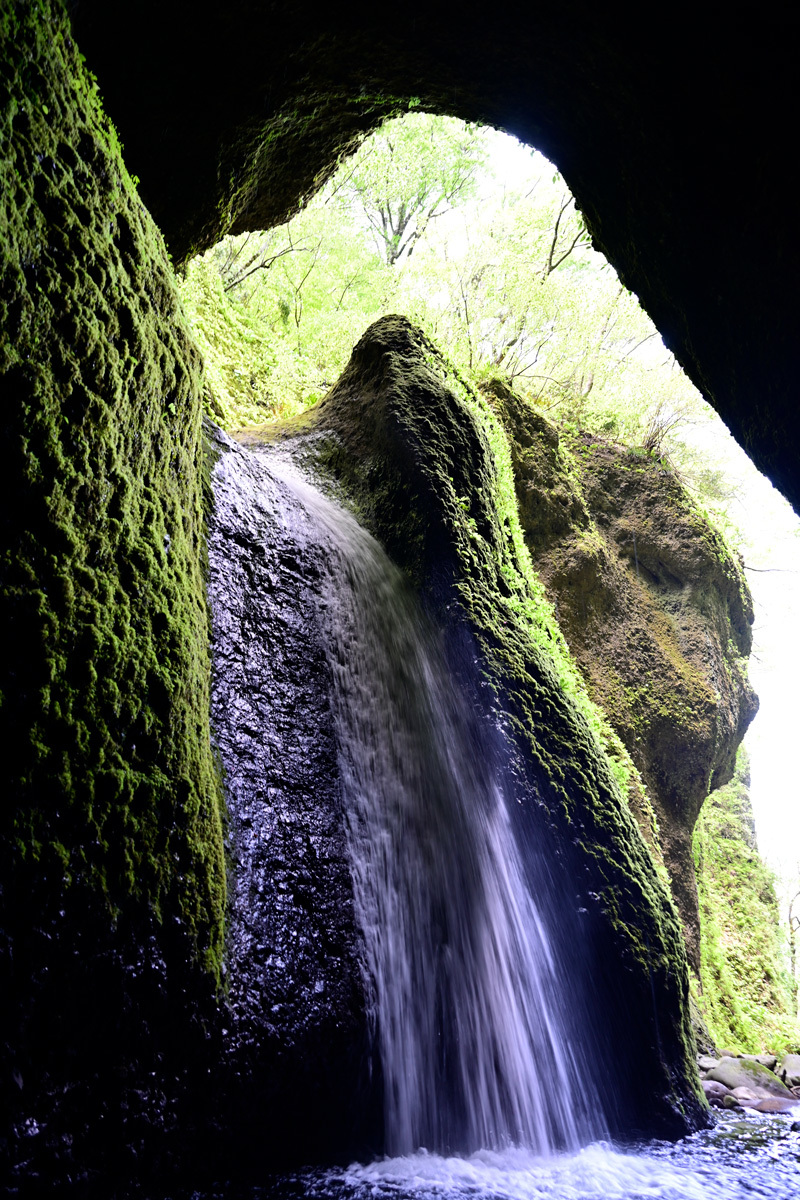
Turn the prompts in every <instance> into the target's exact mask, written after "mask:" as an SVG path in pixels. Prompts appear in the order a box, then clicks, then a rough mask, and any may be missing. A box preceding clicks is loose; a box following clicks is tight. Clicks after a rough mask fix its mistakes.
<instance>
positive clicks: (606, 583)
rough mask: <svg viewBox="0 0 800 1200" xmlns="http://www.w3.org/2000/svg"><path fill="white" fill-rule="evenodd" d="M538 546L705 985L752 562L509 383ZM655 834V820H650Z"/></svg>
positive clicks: (676, 488)
mask: <svg viewBox="0 0 800 1200" xmlns="http://www.w3.org/2000/svg"><path fill="white" fill-rule="evenodd" d="M489 394H490V399H491V401H492V403H493V404H494V405H495V407H496V409H497V411H498V414H499V415H500V417H501V419H502V420H503V422H504V425H505V428H506V430H507V432H508V436H509V439H510V443H511V454H512V463H513V467H514V481H515V487H516V493H517V499H518V502H519V508H520V520H521V522H522V527H523V530H524V533H525V543H526V545H527V547H528V550H529V551H530V554H531V558H532V560H533V563H534V566H535V567H536V570H537V571H538V572H539V575H540V577H541V579H542V582H543V583H544V585H545V588H546V591H547V595H548V597H549V598H550V600H551V601H552V602H553V604H554V606H555V609H556V612H557V615H558V622H559V625H560V627H561V629H562V630H563V632H564V636H565V637H566V639H567V642H568V644H569V647H570V649H571V651H572V653H573V654H574V656H575V659H576V661H577V663H578V665H579V667H580V669H581V672H582V674H583V676H584V678H585V679H586V682H587V685H588V688H589V691H590V694H591V695H592V697H593V698H594V699H595V700H596V701H597V703H598V704H599V705H600V706H601V707H602V709H603V710H604V712H605V713H606V715H607V716H608V718H609V720H610V722H611V724H612V725H613V727H614V729H615V730H616V732H617V733H618V734H619V736H620V738H621V739H622V741H623V742H624V744H625V746H626V747H627V749H628V751H629V753H630V755H631V758H632V759H633V761H634V763H635V764H636V766H637V767H638V769H639V771H640V773H641V776H642V779H643V781H644V783H645V785H646V787H647V791H648V793H649V797H650V799H651V801H652V803H653V806H654V808H655V813H656V817H657V821H658V842H659V844H660V846H661V849H662V851H663V855H664V861H665V864H666V866H667V869H668V871H669V875H670V880H671V883H672V892H673V896H674V898H675V901H676V903H677V905H678V909H679V912H680V914H681V918H682V921H683V925H684V930H685V933H686V942H687V950H688V953H689V961H690V963H691V965H692V967H693V968H694V971H695V973H699V970H700V930H699V920H698V908H697V888H696V885H695V878H694V861H693V857H692V831H693V829H694V825H695V821H696V820H697V816H698V813H699V812H700V807H701V805H702V804H703V801H704V800H705V798H706V796H708V794H709V792H710V791H711V790H713V789H714V788H716V787H719V786H720V785H721V784H723V783H726V782H727V781H728V780H729V779H730V778H731V775H732V773H733V766H734V758H735V755H736V749H737V747H738V745H739V743H740V742H741V739H742V737H743V735H744V732H745V730H746V728H747V726H748V724H749V723H750V721H751V719H752V717H753V716H754V715H755V712H756V708H757V700H756V697H755V695H754V693H753V691H752V688H751V687H750V685H749V683H748V680H747V673H746V663H747V657H748V655H749V653H750V645H751V625H752V621H753V608H752V601H751V598H750V593H749V591H748V589H747V585H746V583H745V581H744V575H743V572H742V569H741V565H740V563H739V562H738V561H737V559H736V557H735V556H734V555H733V554H732V553H731V552H730V551H729V550H728V548H727V547H726V545H725V543H724V541H723V540H722V538H721V537H720V536H719V534H718V533H717V532H716V531H715V530H714V528H713V527H712V526H711V525H710V524H709V522H708V521H707V520H706V518H705V517H704V516H703V515H702V513H701V512H700V511H699V509H698V507H697V505H696V504H695V503H694V501H693V500H692V499H691V497H690V496H689V495H688V493H687V492H686V490H685V488H684V487H683V486H682V485H681V483H680V480H679V479H678V478H677V476H676V475H675V473H674V472H673V471H672V470H671V469H670V468H669V466H668V465H667V464H665V463H663V462H661V461H659V460H656V459H654V458H653V457H652V456H650V455H647V454H643V453H641V452H637V451H635V450H631V449H628V448H626V447H623V446H619V445H615V444H613V443H609V442H608V441H605V440H603V439H602V438H599V437H596V436H593V435H591V434H588V433H573V434H571V435H570V434H561V435H560V434H559V432H558V430H557V429H556V428H555V427H554V426H553V425H552V424H550V422H549V421H548V420H547V419H546V418H545V417H544V416H542V415H540V414H539V413H537V412H536V411H535V409H534V408H533V407H532V406H531V405H529V404H527V403H525V402H524V401H522V400H520V399H519V398H518V397H516V396H515V395H514V394H513V392H511V391H510V390H509V389H508V388H506V387H505V386H504V385H503V384H501V383H495V384H494V385H492V387H491V388H490V391H489ZM641 816H642V818H643V819H642V824H643V826H644V831H645V833H646V834H647V832H648V827H647V820H648V817H647V814H646V813H644V814H641Z"/></svg>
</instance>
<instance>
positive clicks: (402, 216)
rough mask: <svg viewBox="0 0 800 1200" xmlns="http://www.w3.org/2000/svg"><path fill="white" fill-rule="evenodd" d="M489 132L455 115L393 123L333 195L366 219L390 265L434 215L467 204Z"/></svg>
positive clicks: (348, 166) (342, 174) (346, 171)
mask: <svg viewBox="0 0 800 1200" xmlns="http://www.w3.org/2000/svg"><path fill="white" fill-rule="evenodd" d="M486 135H487V131H486V130H484V129H482V128H480V127H478V126H475V125H465V124H464V122H463V121H458V120H455V119H454V118H452V117H436V116H433V115H432V114H430V113H410V114H408V115H407V116H405V117H402V118H398V119H396V120H393V121H388V122H387V123H386V124H385V125H383V126H382V127H381V128H380V129H379V130H378V132H377V133H375V134H373V136H372V137H371V138H370V139H369V141H368V142H367V143H365V145H364V146H363V147H362V149H361V150H360V151H359V152H358V153H357V154H356V155H355V156H354V157H353V158H352V159H349V160H348V161H347V162H346V163H345V164H344V165H343V167H341V168H340V170H339V172H338V174H337V176H336V177H335V178H334V180H333V181H332V184H331V185H330V197H331V199H334V198H338V199H340V200H345V201H346V202H348V203H350V204H351V205H352V206H354V207H355V208H356V209H357V210H360V212H361V214H362V215H363V217H364V218H365V219H366V221H367V224H368V226H369V229H370V230H371V233H372V236H373V238H374V240H375V245H376V247H377V249H378V252H379V253H380V254H381V255H382V256H383V258H384V260H385V261H386V263H387V264H388V265H389V266H394V265H395V264H396V263H398V262H399V261H400V259H402V258H403V257H404V256H405V257H406V258H410V257H411V255H412V254H413V252H414V248H415V246H416V245H417V243H418V242H419V240H420V239H421V238H422V237H423V236H424V234H425V231H426V230H427V228H428V226H429V224H430V222H431V221H434V220H436V219H437V218H438V217H441V216H443V215H444V214H445V213H447V212H450V211H451V210H452V209H453V208H455V207H456V206H458V205H462V204H465V203H466V202H467V201H468V200H470V199H471V198H472V196H473V195H474V194H475V186H476V180H477V177H478V175H479V173H480V171H481V170H482V169H483V168H484V167H485V165H486V160H487V156H488V143H487V136H486Z"/></svg>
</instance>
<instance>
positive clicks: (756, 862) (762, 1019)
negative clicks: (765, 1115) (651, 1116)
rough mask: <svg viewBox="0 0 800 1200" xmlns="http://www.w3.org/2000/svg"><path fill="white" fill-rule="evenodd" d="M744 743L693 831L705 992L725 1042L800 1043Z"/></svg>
mask: <svg viewBox="0 0 800 1200" xmlns="http://www.w3.org/2000/svg"><path fill="white" fill-rule="evenodd" d="M749 785H750V773H749V764H748V760H747V755H746V753H745V751H744V749H742V750H740V751H739V755H738V757H737V762H736V773H735V775H734V777H733V779H732V780H731V781H730V783H728V784H727V785H726V786H725V787H722V788H719V789H717V790H716V791H715V792H712V794H711V795H710V796H709V798H708V800H707V801H706V803H705V804H704V806H703V809H702V812H701V813H700V818H699V820H698V822H697V826H696V828H695V832H694V855H695V863H696V867H697V881H698V887H699V893H700V951H701V963H700V980H701V984H702V995H701V996H700V998H699V1001H700V1005H701V1008H702V1010H703V1014H704V1016H705V1019H706V1021H707V1023H708V1026H709V1028H710V1029H711V1031H712V1033H713V1035H714V1038H715V1039H716V1041H717V1043H718V1045H720V1046H730V1047H733V1048H734V1049H737V1050H745V1051H752V1052H758V1051H760V1050H772V1051H773V1053H774V1052H776V1051H783V1050H787V1049H788V1050H796V1049H798V1047H800V1024H798V1021H797V993H796V985H795V984H794V982H793V981H792V978H791V974H790V971H789V964H788V943H787V938H786V935H785V933H784V931H783V929H782V928H781V921H780V911H779V907H778V901H777V897H776V893H775V882H774V878H773V875H772V872H771V871H770V870H769V868H768V867H767V866H766V865H765V864H764V862H763V861H762V859H761V857H760V855H759V853H758V846H757V843H756V834H755V824H754V821H753V809H752V806H751V803H750V792H749Z"/></svg>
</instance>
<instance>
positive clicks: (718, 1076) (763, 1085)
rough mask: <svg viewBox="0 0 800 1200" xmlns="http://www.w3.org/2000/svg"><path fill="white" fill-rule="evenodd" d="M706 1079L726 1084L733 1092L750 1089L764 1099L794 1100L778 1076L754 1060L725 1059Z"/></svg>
mask: <svg viewBox="0 0 800 1200" xmlns="http://www.w3.org/2000/svg"><path fill="white" fill-rule="evenodd" d="M706 1079H709V1080H716V1081H717V1082H718V1083H724V1084H725V1086H726V1087H728V1088H730V1089H731V1090H732V1091H733V1090H734V1089H735V1088H740V1087H741V1088H748V1089H751V1090H752V1091H753V1092H755V1094H756V1095H758V1096H761V1097H762V1098H766V1097H768V1096H778V1097H780V1098H782V1099H784V1100H792V1101H793V1100H794V1097H793V1096H792V1093H791V1092H790V1091H789V1089H788V1088H787V1087H786V1086H785V1085H784V1084H783V1083H781V1081H780V1079H779V1078H778V1076H777V1075H774V1074H773V1073H772V1071H770V1070H768V1069H767V1068H766V1067H765V1066H762V1064H761V1063H759V1062H753V1061H752V1059H743V1058H729V1057H725V1058H723V1059H722V1060H721V1061H720V1062H719V1063H718V1064H717V1066H716V1067H714V1068H712V1070H710V1071H709V1072H708V1074H707V1076H706Z"/></svg>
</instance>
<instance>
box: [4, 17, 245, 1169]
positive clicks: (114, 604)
mask: <svg viewBox="0 0 800 1200" xmlns="http://www.w3.org/2000/svg"><path fill="white" fill-rule="evenodd" d="M0 34H1V36H2V45H3V55H2V62H1V63H0V79H1V80H2V97H3V102H2V106H0V147H1V149H0V179H1V180H2V182H1V185H0V193H1V194H2V206H1V207H0V238H1V239H2V260H1V261H0V321H2V327H3V330H4V338H3V341H2V343H0V387H1V388H2V394H3V421H4V448H5V459H4V476H5V479H6V487H7V496H8V497H9V500H8V501H7V502H6V504H5V505H4V507H3V516H2V521H3V548H2V556H3V557H2V597H3V599H2V614H3V615H2V623H3V634H4V636H3V641H4V652H3V666H2V671H3V677H2V684H1V685H0V687H1V688H2V696H3V707H2V712H3V747H4V749H3V767H4V781H5V786H4V803H3V816H2V850H1V851H0V853H1V855H2V862H1V863H0V874H1V876H2V899H1V900H0V904H1V905H2V911H1V914H0V928H1V929H2V940H1V941H0V956H1V959H0V974H2V979H3V985H2V989H0V990H2V997H3V1008H4V1013H3V1034H2V1038H0V1042H1V1043H2V1058H3V1062H2V1089H3V1100H4V1117H5V1118H6V1120H5V1122H4V1129H5V1130H8V1129H9V1128H12V1129H15V1130H16V1131H17V1132H18V1133H19V1135H20V1137H22V1138H23V1139H24V1146H25V1150H24V1152H22V1151H20V1153H21V1154H22V1159H23V1161H24V1160H25V1159H26V1158H27V1159H28V1160H32V1161H38V1162H39V1163H40V1164H41V1162H43V1161H45V1160H48V1161H49V1162H50V1164H51V1166H52V1165H54V1164H59V1163H60V1164H61V1166H62V1167H63V1168H64V1170H66V1171H68V1170H69V1163H70V1162H78V1161H80V1159H81V1155H82V1154H83V1155H84V1161H85V1160H86V1158H89V1159H90V1158H91V1154H92V1153H93V1152H92V1151H89V1150H86V1148H85V1145H84V1149H83V1150H80V1149H79V1147H80V1146H81V1145H83V1144H84V1143H86V1145H88V1144H92V1145H94V1146H95V1150H97V1147H98V1146H101V1145H103V1144H104V1145H105V1151H103V1152H102V1153H107V1154H110V1155H111V1156H112V1157H113V1155H114V1153H115V1152H117V1151H118V1149H119V1145H118V1144H119V1143H121V1142H124V1143H126V1144H127V1145H134V1144H135V1143H136V1141H137V1137H138V1136H139V1134H136V1133H133V1132H131V1131H132V1129H133V1128H134V1127H137V1123H138V1124H139V1125H140V1127H141V1128H140V1133H141V1132H142V1131H143V1130H145V1129H146V1128H148V1127H155V1126H156V1125H158V1123H159V1122H162V1123H163V1122H164V1121H166V1120H167V1117H166V1116H165V1111H164V1110H165V1106H166V1101H165V1099H164V1097H163V1093H162V1092H161V1091H160V1082H159V1080H160V1079H161V1078H163V1077H164V1076H166V1075H168V1074H169V1071H170V1068H169V1066H168V1065H167V1064H168V1063H170V1062H178V1061H180V1063H181V1066H180V1069H181V1070H182V1069H183V1065H184V1063H185V1057H183V1058H182V1055H183V1054H184V1051H187V1047H190V1048H191V1055H195V1054H196V1056H197V1058H198V1062H199V1059H200V1058H201V1057H202V1046H203V1044H204V1041H205V1037H206V1035H205V1032H204V1031H203V1029H202V1020H201V1016H202V1012H203V1011H204V1005H206V1004H208V1005H212V1004H213V997H214V994H215V992H216V990H217V988H218V987H219V983H220V977H221V976H220V972H221V966H222V955H223V933H224V916H225V889H226V884H225V864H224V854H223V822H222V804H221V788H220V783H219V779H218V773H217V770H216V767H215V763H214V759H213V756H212V751H211V746H210V741H209V734H208V709H209V651H208V638H209V633H208V628H209V623H208V613H207V603H206V597H205V589H204V571H203V564H204V558H205V549H204V545H205V543H204V508H203V493H204V465H203V453H202V448H201V443H200V437H199V435H200V408H201V403H200V397H201V392H202V384H201V364H200V361H199V357H198V355H197V353H196V351H195V349H194V348H193V345H192V343H191V340H190V337H189V335H188V333H187V330H186V326H185V323H184V320H183V315H182V311H181V308H180V303H179V301H178V298H177V293H176V289H175V284H174V278H173V271H172V267H171V263H170V261H169V257H168V255H167V252H166V249H165V246H164V243H163V239H162V238H161V235H160V234H159V232H158V230H157V229H156V227H155V225H154V223H153V221H152V219H151V218H150V216H149V214H148V213H147V211H146V210H145V208H144V207H143V205H142V203H141V201H140V200H139V198H138V195H137V190H136V185H135V182H134V181H133V180H132V179H131V177H130V176H129V174H128V172H127V171H126V169H125V167H124V165H123V162H122V158H121V153H120V146H119V143H118V140H117V136H116V133H115V131H114V129H113V127H112V125H111V124H110V123H109V121H108V120H107V118H106V117H105V116H104V114H103V111H102V108H101V104H100V101H99V98H98V92H97V88H96V85H95V83H94V81H93V78H92V77H91V75H89V74H88V73H87V71H86V69H85V67H84V63H83V60H82V57H81V55H80V54H79V53H78V50H77V47H76V46H75V44H74V42H73V41H72V38H71V34H70V28H69V24H68V20H67V17H66V15H65V10H64V8H63V6H62V5H61V4H59V3H57V2H56V3H52V4H50V3H44V2H42V3H36V4H4V5H3V8H2V14H1V15H0ZM198 1046H199V1047H200V1049H199V1050H198ZM178 1069H179V1068H178V1067H175V1070H176V1071H177V1070H178ZM65 1089H66V1090H68V1091H69V1095H70V1100H69V1105H68V1106H65V1104H64V1103H63V1101H62V1100H59V1099H58V1097H60V1096H62V1095H63V1094H65ZM48 1096H49V1097H51V1099H52V1105H51V1104H50V1101H48V1099H47V1097H48ZM137 1096H138V1100H137V1099H136V1097H137ZM67 1107H68V1108H69V1110H70V1111H69V1114H67V1112H66V1108H67ZM26 1121H27V1122H28V1124H27V1125H26V1124H25V1123H26ZM126 1121H127V1124H128V1129H127V1131H126V1132H125V1133H124V1134H123V1133H121V1132H120V1130H121V1128H122V1127H123V1126H124V1125H125V1123H126ZM31 1122H33V1123H32V1124H31ZM86 1139H88V1142H86ZM4 1144H5V1146H6V1148H7V1147H8V1145H9V1144H10V1145H11V1150H10V1153H11V1157H12V1159H13V1158H14V1156H15V1153H16V1151H17V1150H19V1145H18V1144H16V1143H15V1142H14V1135H13V1134H12V1136H11V1143H4ZM21 1144H22V1143H20V1145H21ZM98 1153H101V1152H100V1151H99V1150H98ZM131 1161H132V1160H131ZM54 1169H55V1168H54Z"/></svg>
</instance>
